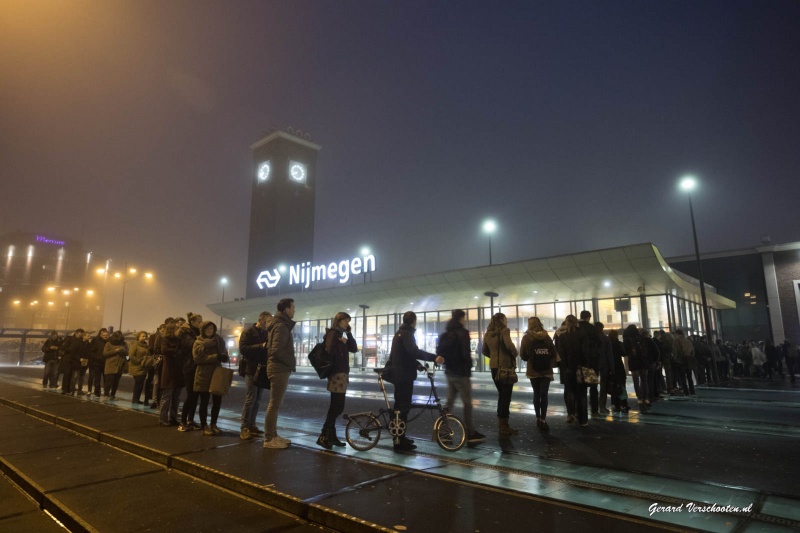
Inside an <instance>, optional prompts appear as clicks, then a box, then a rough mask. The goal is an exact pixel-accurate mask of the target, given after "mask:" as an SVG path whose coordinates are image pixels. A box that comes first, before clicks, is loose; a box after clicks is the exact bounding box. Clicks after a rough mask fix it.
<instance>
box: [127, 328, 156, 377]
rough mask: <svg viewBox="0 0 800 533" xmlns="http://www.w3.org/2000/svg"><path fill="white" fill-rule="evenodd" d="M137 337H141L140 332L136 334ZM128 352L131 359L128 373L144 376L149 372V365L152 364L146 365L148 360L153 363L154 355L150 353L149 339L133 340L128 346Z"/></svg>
mask: <svg viewBox="0 0 800 533" xmlns="http://www.w3.org/2000/svg"><path fill="white" fill-rule="evenodd" d="M136 338H137V339H138V338H139V334H137V335H136ZM128 353H129V354H130V361H128V373H129V374H130V375H131V376H133V377H136V376H143V375H145V374H147V371H148V370H149V367H150V366H152V364H151V365H149V366H147V367H146V366H145V364H146V363H147V362H150V363H152V361H153V357H152V356H151V355H150V347H149V346H148V344H147V340H146V339H145V340H144V341H141V342H140V341H133V342H131V344H130V347H129V348H128Z"/></svg>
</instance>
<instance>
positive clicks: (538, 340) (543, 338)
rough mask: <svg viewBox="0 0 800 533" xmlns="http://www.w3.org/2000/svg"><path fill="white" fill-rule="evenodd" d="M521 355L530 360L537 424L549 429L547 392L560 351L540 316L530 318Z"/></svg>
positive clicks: (529, 374) (529, 367) (523, 338)
mask: <svg viewBox="0 0 800 533" xmlns="http://www.w3.org/2000/svg"><path fill="white" fill-rule="evenodd" d="M519 356H520V359H522V360H523V361H527V362H528V368H527V369H526V370H525V376H527V378H528V379H530V381H531V387H533V410H534V411H535V412H536V426H537V427H538V428H539V429H540V430H542V431H548V430H549V429H550V426H548V425H547V394H548V391H549V389H550V382H551V381H553V367H554V366H556V365H557V364H558V353H557V352H556V347H555V345H554V344H553V340H552V339H551V338H550V335H548V334H547V331H545V329H544V326H543V325H542V322H541V320H539V318H538V317H535V316H533V317H531V318H529V319H528V331H526V332H525V336H524V337H522V343H521V344H520V348H519Z"/></svg>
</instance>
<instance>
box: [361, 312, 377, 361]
mask: <svg viewBox="0 0 800 533" xmlns="http://www.w3.org/2000/svg"><path fill="white" fill-rule="evenodd" d="M358 306H359V307H360V308H361V371H362V372H363V371H365V370H366V369H367V358H366V357H364V349H365V348H366V346H367V309H369V306H368V305H367V304H358ZM375 366H378V357H377V354H376V356H375Z"/></svg>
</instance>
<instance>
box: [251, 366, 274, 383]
mask: <svg viewBox="0 0 800 533" xmlns="http://www.w3.org/2000/svg"><path fill="white" fill-rule="evenodd" d="M253 381H254V382H255V385H256V387H259V388H261V389H268V388H270V386H271V383H270V382H269V376H267V366H266V365H258V366H257V367H256V373H255V375H254V376H253Z"/></svg>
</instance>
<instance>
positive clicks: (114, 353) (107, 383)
mask: <svg viewBox="0 0 800 533" xmlns="http://www.w3.org/2000/svg"><path fill="white" fill-rule="evenodd" d="M103 357H105V360H106V364H105V367H104V369H103V381H104V383H103V397H104V398H108V399H111V400H116V399H117V387H119V381H120V378H121V377H122V371H123V369H124V366H125V362H126V361H127V360H128V346H127V345H126V344H125V336H124V335H123V334H122V332H121V331H115V332H114V333H112V334H111V337H110V338H109V339H108V342H107V343H106V346H105V348H103Z"/></svg>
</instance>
